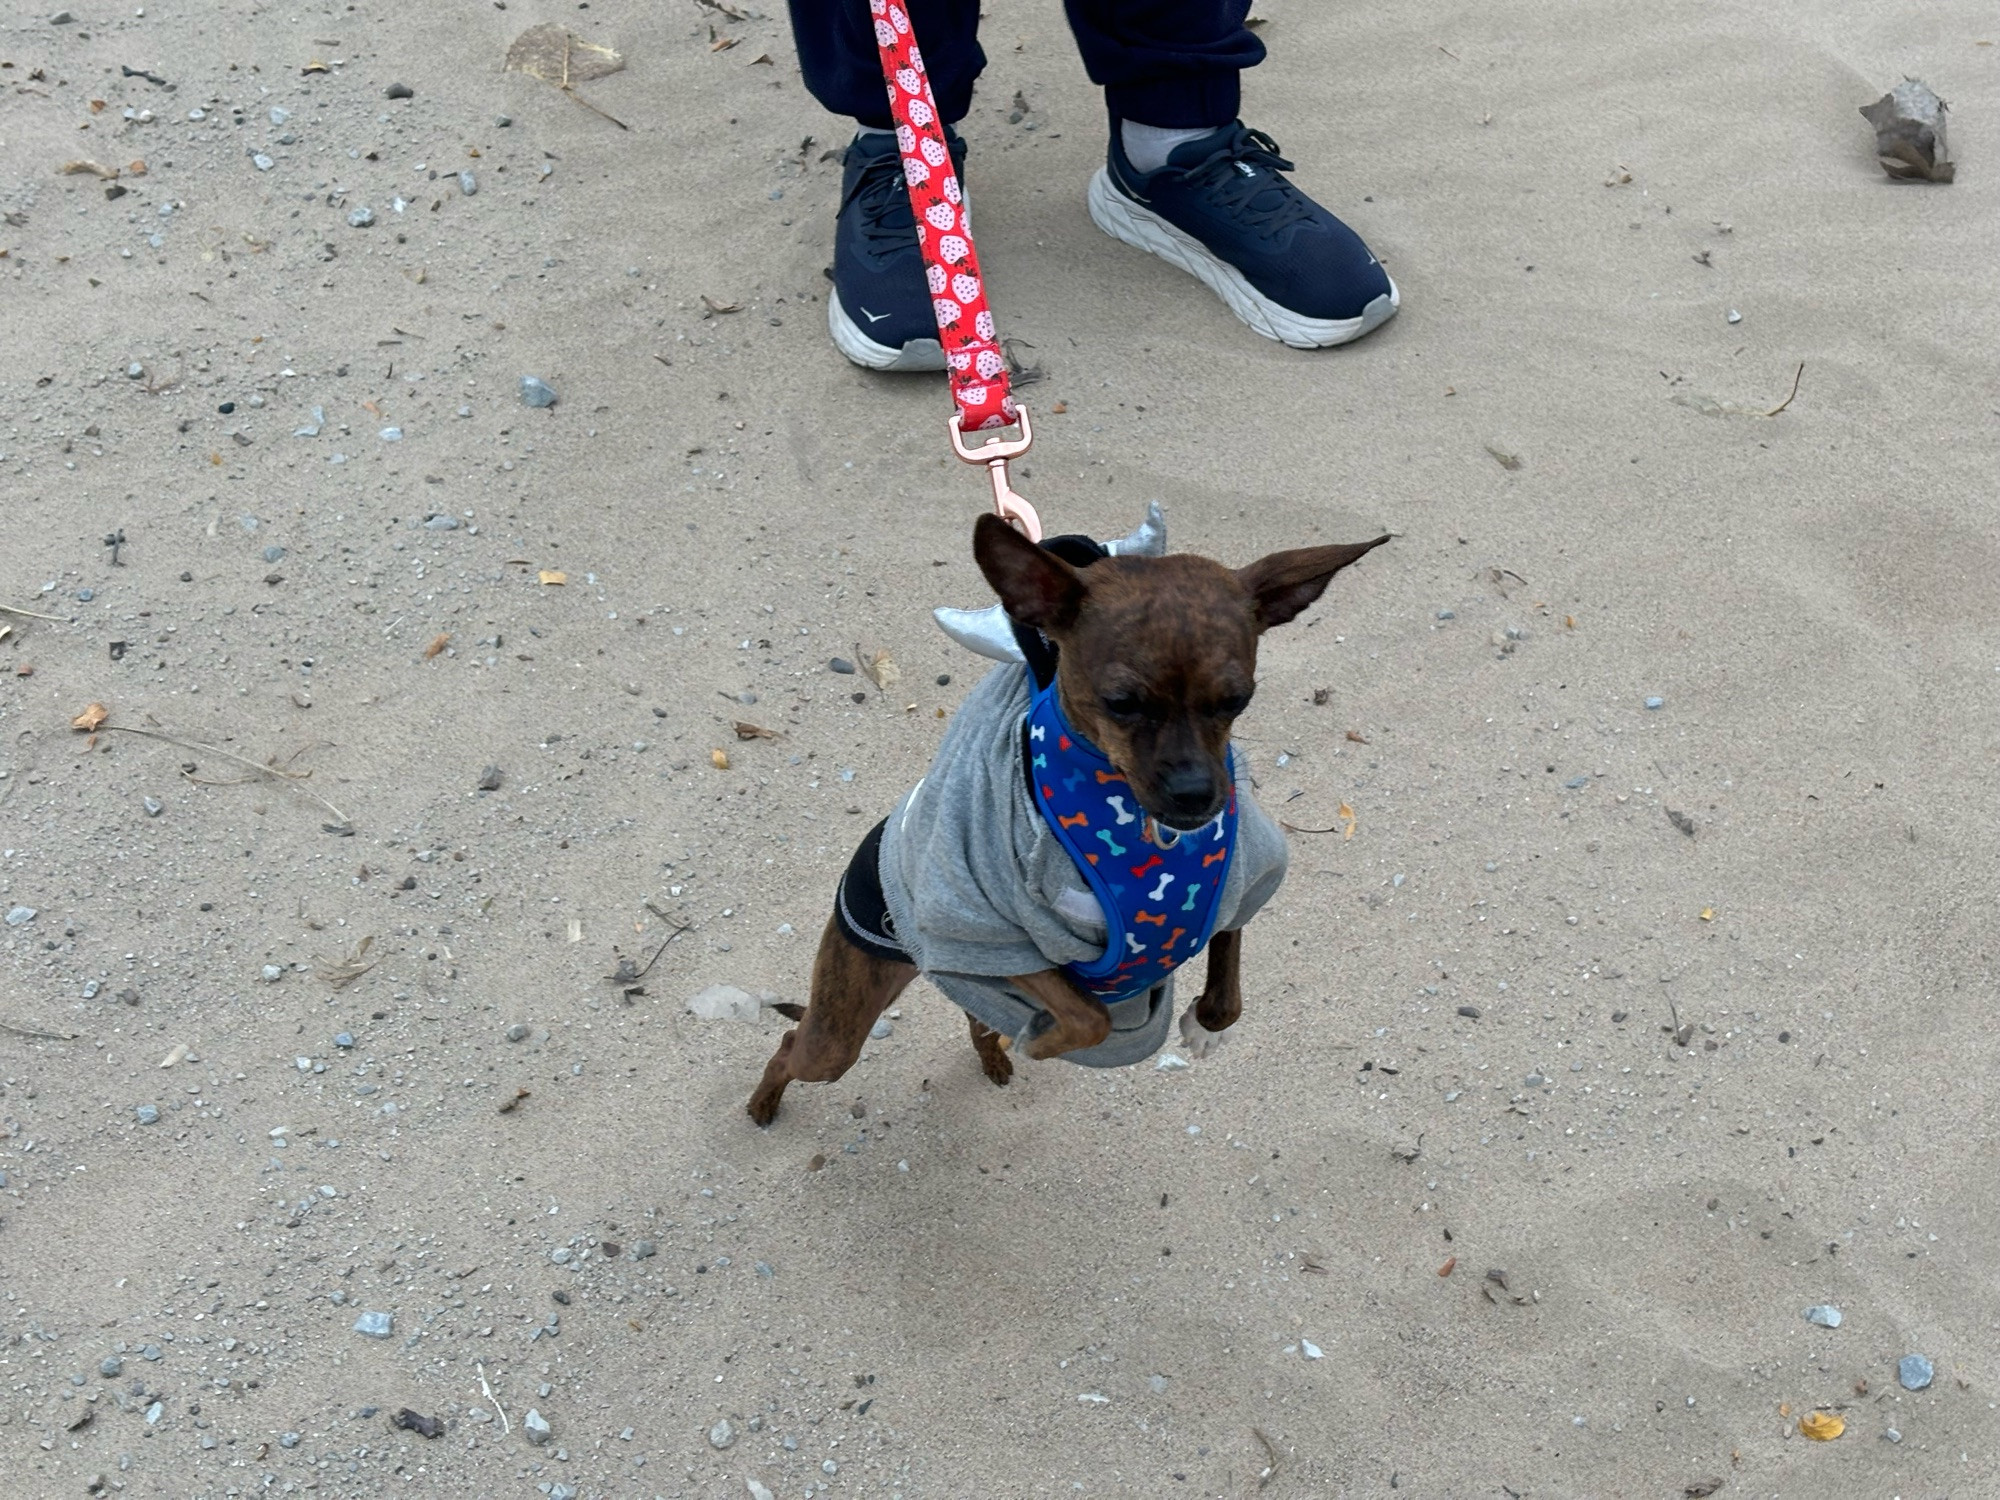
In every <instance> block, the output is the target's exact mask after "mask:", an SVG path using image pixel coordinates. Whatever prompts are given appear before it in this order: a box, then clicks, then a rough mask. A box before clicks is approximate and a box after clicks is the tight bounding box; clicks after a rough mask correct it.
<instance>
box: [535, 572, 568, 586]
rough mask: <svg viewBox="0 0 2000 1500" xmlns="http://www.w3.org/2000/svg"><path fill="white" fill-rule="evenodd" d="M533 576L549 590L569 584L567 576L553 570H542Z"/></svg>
mask: <svg viewBox="0 0 2000 1500" xmlns="http://www.w3.org/2000/svg"><path fill="white" fill-rule="evenodd" d="M535 576H536V577H538V578H539V579H541V581H542V582H543V583H545V584H547V585H549V586H550V587H551V588H560V587H561V586H562V585H563V584H566V583H568V582H569V574H567V573H562V572H558V571H557V570H556V569H554V568H543V569H542V571H541V572H540V573H538V574H536V575H535Z"/></svg>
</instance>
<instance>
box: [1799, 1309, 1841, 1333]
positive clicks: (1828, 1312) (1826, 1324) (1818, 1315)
mask: <svg viewBox="0 0 2000 1500" xmlns="http://www.w3.org/2000/svg"><path fill="white" fill-rule="evenodd" d="M1806 1321H1807V1322H1808V1323H1817V1324H1818V1325H1819V1326H1820V1327H1822V1328H1838V1327H1839V1326H1840V1309H1839V1308H1837V1307H1831V1306H1825V1305H1822V1306H1819V1307H1809V1308H1807V1309H1806Z"/></svg>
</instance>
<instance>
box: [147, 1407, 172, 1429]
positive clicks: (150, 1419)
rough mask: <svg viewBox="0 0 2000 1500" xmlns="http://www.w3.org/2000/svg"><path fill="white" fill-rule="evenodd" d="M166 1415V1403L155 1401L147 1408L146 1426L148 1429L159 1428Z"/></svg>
mask: <svg viewBox="0 0 2000 1500" xmlns="http://www.w3.org/2000/svg"><path fill="white" fill-rule="evenodd" d="M166 1414H167V1404H166V1403H165V1402H164V1401H155V1402H154V1403H153V1404H152V1405H151V1406H149V1407H147V1408H146V1425H147V1426H148V1427H157V1426H159V1425H160V1418H162V1417H164V1416H165V1415H166Z"/></svg>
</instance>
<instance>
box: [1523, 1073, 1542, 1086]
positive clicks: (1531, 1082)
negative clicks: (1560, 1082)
mask: <svg viewBox="0 0 2000 1500" xmlns="http://www.w3.org/2000/svg"><path fill="white" fill-rule="evenodd" d="M1521 1082H1522V1083H1523V1084H1525V1085H1526V1086H1527V1087H1529V1088H1531V1089H1538V1088H1540V1087H1541V1086H1542V1085H1543V1084H1545V1083H1547V1082H1548V1079H1546V1078H1544V1077H1542V1075H1541V1074H1539V1073H1530V1074H1529V1075H1528V1076H1527V1077H1526V1078H1524V1079H1522V1080H1521Z"/></svg>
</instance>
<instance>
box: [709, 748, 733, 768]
mask: <svg viewBox="0 0 2000 1500" xmlns="http://www.w3.org/2000/svg"><path fill="white" fill-rule="evenodd" d="M708 763H709V764H710V765H712V766H714V767H715V769H716V770H718V771H726V770H728V769H729V752H728V751H727V750H711V751H709V752H708Z"/></svg>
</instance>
